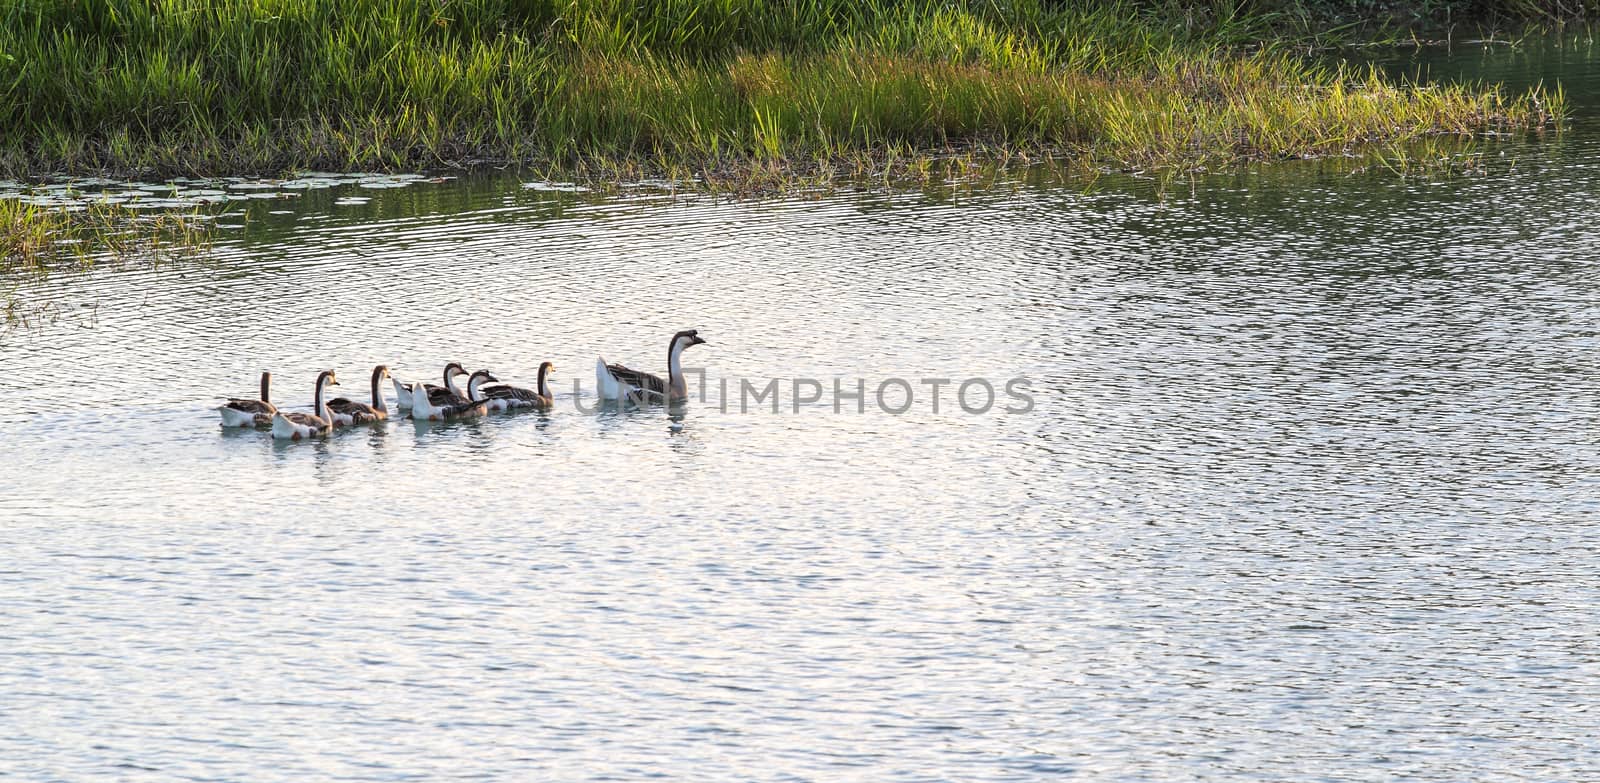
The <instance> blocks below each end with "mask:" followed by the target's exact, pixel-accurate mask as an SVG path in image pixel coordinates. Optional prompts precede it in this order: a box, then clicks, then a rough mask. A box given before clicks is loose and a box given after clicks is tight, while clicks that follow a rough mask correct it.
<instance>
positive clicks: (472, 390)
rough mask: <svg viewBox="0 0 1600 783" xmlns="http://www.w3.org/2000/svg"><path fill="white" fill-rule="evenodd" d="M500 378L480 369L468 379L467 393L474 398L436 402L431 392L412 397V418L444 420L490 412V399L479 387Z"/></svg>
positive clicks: (418, 419)
mask: <svg viewBox="0 0 1600 783" xmlns="http://www.w3.org/2000/svg"><path fill="white" fill-rule="evenodd" d="M495 380H499V379H498V378H495V377H494V375H492V374H490V372H489V371H488V370H479V371H477V372H475V373H473V374H472V377H471V378H469V379H468V380H467V394H469V395H471V396H472V398H473V399H470V400H460V401H455V400H451V401H449V402H444V403H436V402H434V401H433V400H432V399H431V398H432V397H433V395H431V394H418V395H414V396H413V397H412V398H411V418H413V419H416V420H417V421H444V420H445V419H464V418H467V417H469V416H482V415H484V414H486V413H488V412H489V405H488V401H487V400H484V399H482V398H480V397H479V396H478V395H480V394H482V391H481V390H480V389H479V386H481V385H482V384H483V383H484V382H485V381H495Z"/></svg>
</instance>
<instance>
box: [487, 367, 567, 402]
mask: <svg viewBox="0 0 1600 783" xmlns="http://www.w3.org/2000/svg"><path fill="white" fill-rule="evenodd" d="M553 369H555V365H554V364H551V363H550V362H544V363H543V364H540V365H539V383H538V385H537V387H536V388H533V389H528V388H524V387H522V386H512V385H510V384H507V383H497V384H494V385H492V386H485V387H483V396H484V397H485V398H486V399H487V400H488V401H489V410H495V411H504V410H510V409H512V408H549V407H550V406H551V405H554V404H555V395H553V394H551V393H550V384H549V375H550V371H551V370H553Z"/></svg>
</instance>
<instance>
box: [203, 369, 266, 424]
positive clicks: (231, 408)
mask: <svg viewBox="0 0 1600 783" xmlns="http://www.w3.org/2000/svg"><path fill="white" fill-rule="evenodd" d="M271 388H272V373H270V372H267V371H265V370H263V371H262V372H261V399H259V400H239V399H233V398H229V399H228V401H227V402H226V403H223V404H222V405H220V406H218V407H217V412H218V413H220V414H222V426H224V427H268V426H271V425H272V414H274V413H277V412H278V407H277V406H276V405H273V404H272V403H271V402H269V401H268V400H270V399H271V398H270V397H269V396H268V391H269V390H270V389H271Z"/></svg>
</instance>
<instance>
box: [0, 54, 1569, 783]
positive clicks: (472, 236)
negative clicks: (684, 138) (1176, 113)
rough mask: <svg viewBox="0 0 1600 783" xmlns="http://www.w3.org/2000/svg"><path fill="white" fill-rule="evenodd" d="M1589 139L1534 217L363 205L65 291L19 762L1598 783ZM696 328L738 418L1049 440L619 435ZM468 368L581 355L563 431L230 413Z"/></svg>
mask: <svg viewBox="0 0 1600 783" xmlns="http://www.w3.org/2000/svg"><path fill="white" fill-rule="evenodd" d="M1568 87H1569V91H1570V90H1572V89H1573V85H1572V84H1571V83H1569V85H1568ZM1586 122H1587V120H1585V119H1584V118H1581V117H1580V118H1578V119H1577V120H1575V122H1574V130H1573V131H1572V132H1571V133H1569V134H1568V135H1567V136H1565V137H1563V138H1562V139H1561V140H1559V141H1558V142H1555V143H1548V144H1529V145H1524V146H1520V147H1517V148H1516V149H1517V150H1518V153H1517V154H1518V155H1519V156H1520V157H1521V158H1522V161H1523V162H1522V163H1520V164H1519V165H1518V166H1517V167H1516V168H1515V170H1513V171H1510V172H1509V173H1505V174H1503V175H1499V176H1495V177H1488V178H1453V179H1444V180H1433V181H1423V180H1417V179H1412V180H1402V179H1397V178H1394V177H1390V176H1386V175H1381V174H1367V175H1358V176H1351V175H1349V173H1348V171H1337V170H1335V169H1331V168H1323V167H1320V166H1318V165H1316V164H1307V165H1305V166H1295V167H1287V168H1283V167H1280V168H1275V169H1270V170H1266V171H1263V172H1254V173H1246V174H1241V175H1238V176H1225V177H1219V178H1216V179H1214V180H1211V181H1206V182H1203V183H1200V184H1199V185H1198V186H1197V187H1196V188H1195V190H1194V192H1193V194H1192V195H1191V194H1189V193H1168V194H1167V195H1166V197H1164V198H1157V197H1155V195H1154V194H1153V193H1152V192H1151V190H1150V189H1149V186H1148V184H1142V183H1139V182H1137V181H1124V182H1108V183H1102V187H1100V188H1099V189H1097V190H1095V191H1092V192H1090V193H1087V194H1083V193H1078V192H1075V191H1062V190H1055V189H1049V188H1036V187H1030V186H1028V185H1026V184H1024V183H1010V184H1009V185H1007V186H1006V187H1004V188H1001V189H997V190H995V191H993V192H984V193H977V194H971V195H961V194H950V193H945V194H938V193H908V194H844V195H840V196H838V197H832V198H826V199H806V200H795V201H758V202H742V201H732V202H730V201H722V200H683V199H677V200H673V199H663V198H659V197H653V196H652V197H634V198H620V199H600V198H597V197H594V196H593V194H586V193H570V192H564V191H561V190H550V189H539V188H524V187H522V186H521V185H522V182H521V181H520V180H516V179H495V178H489V179H480V178H468V179H463V180H459V181H452V182H449V183H444V184H434V185H427V184H419V185H414V186H412V187H409V188H405V189H399V190H386V191H379V192H374V193H372V194H367V195H370V197H371V200H370V202H368V203H366V204H360V205H352V206H348V207H345V206H339V205H338V204H337V199H340V198H344V197H346V196H348V195H350V193H348V192H346V191H341V190H339V189H337V188H334V189H328V190H325V191H319V193H320V194H321V195H318V196H315V197H314V196H312V195H308V196H306V197H305V198H302V199H298V200H295V201H293V203H292V204H291V205H290V206H289V207H288V212H287V213H286V214H272V213H271V211H270V210H266V208H265V207H262V208H261V209H262V210H263V211H262V212H260V213H257V212H251V213H250V219H249V220H248V221H245V223H244V225H245V227H244V228H243V229H241V230H239V231H238V232H237V233H236V234H233V235H230V236H229V237H225V238H224V239H222V240H220V241H219V247H218V249H217V252H218V255H220V256H221V259H220V260H219V261H218V262H217V263H214V264H207V265H205V266H203V267H197V268H164V269H154V270H139V269H130V270H120V271H105V272H91V273H88V274H85V275H81V276H62V277H60V278H55V279H52V280H51V281H49V283H48V285H49V286H52V287H53V294H54V295H56V296H59V297H61V300H62V301H64V302H67V303H69V305H70V306H76V305H77V304H78V303H82V302H97V303H99V304H100V307H99V309H98V318H97V322H96V323H95V324H93V325H92V326H91V327H89V328H79V327H77V326H73V325H70V324H58V325H57V326H56V327H52V328H49V329H43V330H34V331H25V332H16V333H13V334H11V335H9V336H8V337H7V338H6V342H5V344H4V346H3V347H0V352H3V353H0V355H3V358H4V366H5V372H4V373H3V374H0V440H3V441H4V442H5V444H6V456H5V460H6V462H5V465H6V468H7V469H6V470H4V471H0V519H3V520H4V523H3V524H0V546H3V548H4V551H5V552H6V562H5V564H4V565H0V616H3V617H4V622H3V623H0V654H3V655H4V656H5V660H6V665H5V666H0V700H3V703H5V704H6V705H7V707H8V712H9V713H10V714H12V715H15V716H18V719H17V720H14V721H12V722H11V724H10V729H9V731H8V732H6V733H7V734H8V740H7V741H6V742H5V743H0V770H4V771H6V772H9V773H12V774H14V775H15V776H16V777H18V778H19V779H23V780H44V779H86V778H106V777H114V778H118V779H138V780H145V779H147V780H169V779H173V778H176V777H203V778H223V779H250V780H276V779H281V780H306V779H321V778H325V777H336V776H337V777H345V778H353V779H393V778H399V777H415V778H421V779H460V778H467V777H479V778H490V779H562V780H566V779H601V778H612V779H615V778H630V779H631V778H636V777H642V776H646V775H661V776H668V777H673V778H680V779H717V780H723V779H757V778H759V779H774V778H781V777H793V778H804V779H825V780H851V779H854V780H884V779H891V778H895V779H907V780H926V779H960V780H1009V779H1016V780H1032V779H1037V778H1039V777H1043V776H1045V775H1051V774H1076V775H1079V776H1081V777H1085V778H1088V779H1118V780H1122V779H1132V780H1140V779H1150V780H1156V779H1214V778H1229V779H1233V778H1257V779H1263V780H1319V779H1339V780H1392V779H1396V778H1402V777H1408V776H1411V777H1422V778H1428V779H1451V780H1454V779H1504V778H1517V777H1523V776H1528V775H1532V776H1534V777H1538V778H1540V779H1556V780H1562V779H1566V780H1571V779H1583V778H1585V777H1588V775H1587V774H1586V773H1587V771H1588V770H1592V769H1593V768H1595V766H1596V765H1597V763H1600V757H1597V755H1596V753H1595V752H1594V749H1593V748H1592V747H1591V745H1592V743H1590V740H1589V738H1591V737H1593V736H1596V735H1597V732H1600V722H1597V721H1596V719H1595V717H1594V715H1593V711H1592V710H1591V709H1590V705H1592V704H1593V703H1594V702H1595V701H1596V699H1597V697H1600V689H1597V687H1596V684H1595V683H1596V682H1597V680H1596V678H1595V676H1594V675H1595V670H1594V669H1595V665H1594V658H1595V656H1594V649H1593V644H1592V638H1591V637H1592V636H1593V629H1594V628H1595V623H1596V619H1597V618H1596V616H1595V610H1594V607H1595V606H1597V605H1600V579H1597V578H1596V575H1595V572H1594V568H1593V557H1594V532H1595V530H1594V520H1595V519H1600V439H1597V437H1596V433H1597V432H1600V367H1597V358H1596V357H1597V356H1600V352H1597V351H1596V348H1597V347H1600V345H1597V342H1600V338H1597V328H1596V324H1597V323H1600V299H1597V297H1596V295H1595V291H1596V290H1600V285H1597V284H1600V271H1597V269H1600V267H1597V265H1596V259H1597V256H1596V250H1595V248H1596V247H1597V246H1600V244H1597V240H1600V236H1596V234H1597V229H1596V227H1595V222H1594V220H1593V204H1594V198H1595V195H1596V191H1597V190H1600V177H1597V176H1596V171H1595V168H1594V166H1593V161H1594V160H1596V159H1600V158H1597V157H1596V153H1597V152H1600V148H1597V146H1596V145H1597V144H1600V137H1597V136H1596V135H1595V134H1594V133H1592V132H1591V130H1589V128H1590V126H1589V125H1587V124H1586ZM345 187H346V188H348V187H349V186H345ZM274 209H275V210H278V211H282V209H281V205H280V206H279V207H274ZM688 327H697V328H699V329H700V330H701V334H702V335H704V336H706V337H707V338H708V339H709V340H710V341H711V344H710V345H708V346H705V347H703V348H696V349H695V352H694V353H693V354H691V358H692V359H693V360H694V363H695V364H696V365H697V366H700V367H703V368H704V369H705V370H706V373H707V377H708V378H710V379H721V378H726V379H733V380H734V381H735V382H737V380H738V379H750V380H751V381H753V382H756V383H758V384H764V383H765V382H766V381H767V379H770V378H780V379H785V381H787V379H792V378H796V377H805V378H818V379H823V380H832V379H834V378H842V379H847V380H853V379H856V378H862V379H874V380H876V379H883V378H886V377H901V378H906V379H912V380H913V381H914V382H916V381H919V380H920V379H923V378H957V379H960V378H971V377H982V378H989V379H996V380H998V381H1003V380H1004V379H1007V378H1011V377H1016V376H1023V377H1027V378H1029V379H1030V380H1031V381H1032V382H1033V386H1032V389H1033V394H1034V396H1035V398H1036V400H1037V405H1036V407H1035V409H1034V410H1033V411H1032V412H1031V413H1028V414H1022V415H1006V414H1003V413H999V412H992V413H989V414H985V415H981V416H972V415H965V414H963V413H962V412H961V411H960V410H959V408H955V407H950V406H947V407H945V408H944V409H942V410H941V411H940V412H938V413H934V412H933V411H932V410H931V406H930V405H928V404H927V402H926V401H925V400H920V399H919V404H917V405H913V406H912V407H911V408H910V410H908V411H907V412H906V413H904V414H901V415H892V414H890V413H886V412H883V411H881V410H878V409H876V407H875V406H873V405H870V404H869V405H868V406H867V410H866V412H864V413H854V412H853V409H852V408H850V407H848V406H846V407H845V410H844V412H841V413H835V412H834V411H833V409H832V405H831V400H827V399H825V400H824V401H822V402H819V403H815V404H808V405H806V406H802V407H801V409H800V410H799V411H794V410H792V409H791V408H789V407H788V406H787V405H785V406H782V407H781V408H780V412H779V413H776V414H774V413H771V412H770V410H766V409H762V408H760V407H759V406H757V409H758V410H760V412H756V411H752V412H748V413H742V414H741V413H739V412H738V411H737V409H732V410H729V411H727V412H724V411H723V410H722V409H721V408H719V406H718V405H717V404H716V401H715V399H714V398H713V399H711V400H708V401H706V402H701V401H700V400H699V399H698V398H696V399H692V400H691V401H690V402H689V403H687V404H686V405H684V406H682V407H681V409H677V410H663V409H660V408H645V409H636V410H629V409H618V408H615V407H613V408H602V409H598V410H595V411H593V412H589V413H584V412H580V411H579V410H577V403H578V402H580V401H584V400H582V399H581V398H578V397H575V396H574V394H573V393H572V391H571V389H572V388H573V387H572V382H573V381H574V380H578V381H579V382H581V383H582V384H583V386H584V388H590V387H591V385H592V372H593V370H592V368H593V362H594V358H595V356H596V355H597V354H604V355H605V356H606V357H607V358H608V359H610V360H613V361H623V362H625V363H628V364H630V365H632V366H637V367H640V368H642V369H649V370H652V371H657V372H661V371H664V369H665V368H664V366H660V365H662V364H663V363H664V362H665V347H666V346H665V343H666V340H667V338H668V337H669V336H670V335H671V334H672V333H673V332H674V331H676V330H677V329H681V328H688ZM451 360H457V361H462V362H463V363H465V364H466V365H467V366H468V367H471V368H477V367H487V368H489V369H491V370H493V371H494V372H495V373H496V374H497V375H498V376H499V377H501V378H502V379H504V380H509V381H512V382H516V383H531V381H532V379H533V377H534V374H535V372H536V370H537V368H538V366H539V363H540V362H542V361H545V360H551V361H554V362H555V363H556V366H557V367H558V368H560V370H559V371H558V373H557V375H556V376H555V377H553V378H552V386H553V387H554V388H556V389H557V390H558V395H557V397H558V399H557V408H556V410H555V411H553V412H550V413H537V412H532V413H523V414H518V415H492V416H489V417H485V418H481V419H474V420H467V421H456V422H446V423H440V424H426V423H422V424H418V423H413V422H411V421H407V420H392V421H389V422H386V423H383V424H377V425H372V426H370V427H358V428H351V429H349V430H345V431H341V432H339V433H337V434H336V435H334V436H333V437H331V438H329V439H327V440H325V441H324V440H314V441H312V442H309V443H293V444H278V443H273V442H272V441H271V439H270V438H269V437H267V436H266V435H265V434H264V433H261V432H256V431H243V432H230V431H222V430H220V429H219V428H218V427H217V426H216V417H215V414H214V412H212V411H211V410H210V408H211V406H214V405H215V404H217V402H219V401H220V400H221V399H222V398H224V397H227V396H233V395H240V394H249V393H250V392H252V391H253V390H254V388H255V378H256V374H257V373H258V372H259V371H260V370H261V369H263V368H270V369H271V370H272V371H273V372H274V374H275V378H276V380H277V383H276V386H275V389H274V393H275V397H276V398H277V399H278V400H279V402H280V404H284V405H287V406H289V407H291V408H294V409H301V410H304V409H306V408H309V406H310V402H311V393H312V389H311V384H312V380H313V379H314V378H315V375H316V372H317V371H318V370H320V369H323V368H326V367H330V366H331V367H336V368H338V369H340V370H342V371H344V372H346V373H349V374H352V376H351V377H356V376H358V375H359V374H360V373H361V372H362V371H364V368H370V367H372V366H373V365H375V364H379V363H385V364H389V365H390V366H391V367H393V368H394V369H395V372H396V374H397V375H399V376H400V377H404V378H429V379H432V378H434V377H435V376H436V375H437V374H438V372H439V368H441V367H442V366H443V364H444V363H445V362H446V361H451ZM919 388H921V387H919ZM586 402H592V400H587V401H586ZM1533 770H1537V772H1533Z"/></svg>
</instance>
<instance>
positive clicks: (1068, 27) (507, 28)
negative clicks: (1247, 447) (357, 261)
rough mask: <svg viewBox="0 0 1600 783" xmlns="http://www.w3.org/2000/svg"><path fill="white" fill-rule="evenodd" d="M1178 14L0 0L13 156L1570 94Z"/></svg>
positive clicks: (83, 167)
mask: <svg viewBox="0 0 1600 783" xmlns="http://www.w3.org/2000/svg"><path fill="white" fill-rule="evenodd" d="M1172 18H1173V17H1172V15H1171V14H1170V13H1157V12H1152V11H1150V10H1149V7H1147V6H1135V5H1131V4H1120V3H1117V2H1112V3H1104V4H1099V3H1081V4H1080V3H1073V2H1059V1H1058V0H1006V1H1005V2H1002V1H1001V0H968V1H967V2H936V1H934V0H898V1H896V0H583V1H582V2H580V1H579V0H520V1H519V0H379V1H378V2H372V3H343V2H338V0H214V1H213V2H200V0H71V1H70V2H69V1H66V0H63V1H62V2H53V3H40V2H33V1H31V0H0V106H4V107H5V108H6V111H4V112H0V170H4V171H7V172H9V173H13V174H16V173H37V172H40V171H59V170H72V171H87V170H116V171H133V170H141V169H143V170H153V171H154V172H157V173H167V174H174V173H195V174H198V173H247V172H274V171H281V170H287V169H293V168H307V167H309V168H343V169H351V168H363V169H364V168H385V169H415V168H424V167H431V166H440V165H453V164H461V163H466V162H471V161H474V160H488V161H497V162H507V161H509V162H523V163H532V164H537V165H543V166H553V167H557V168H562V167H565V168H573V167H581V166H584V165H586V164H588V163H591V162H594V161H611V162H613V163H615V162H624V163H628V164H631V165H643V164H648V165H654V166H657V167H687V168H690V169H701V170H709V169H718V168H722V167H727V166H750V165H760V164H771V165H780V166H781V165H792V164H794V163H795V162H797V161H818V160H829V159H835V158H840V157H848V156H851V155H861V154H871V153H872V152H873V151H875V150H886V149H903V150H913V151H916V150H920V151H932V150H951V149H971V148H974V147H984V148H1002V149H1006V150H1013V151H1015V150H1038V149H1049V150H1050V151H1052V152H1055V151H1060V152H1062V153H1065V154H1072V155H1079V156H1091V157H1093V158H1095V159H1098V160H1105V161H1110V162H1115V163H1120V164H1124V165H1138V166H1146V165H1162V166H1190V165H1206V164H1208V163H1210V162H1215V161H1221V160H1231V159H1238V158H1241V157H1243V158H1272V157H1282V156H1300V155H1311V154H1327V153H1331V152H1338V151H1342V150H1345V149H1348V148H1350V147H1351V146H1353V145H1358V144H1362V143H1366V142H1371V141H1386V142H1388V141H1395V140H1399V139H1405V138H1409V137H1413V136H1416V135H1422V134H1429V133H1470V132H1475V131H1478V130H1483V129H1497V130H1505V129H1528V128H1539V127H1544V126H1545V125H1548V124H1550V123H1551V122H1553V121H1554V118H1556V117H1558V116H1559V114H1560V112H1561V110H1562V106H1561V104H1560V101H1559V96H1556V95H1552V94H1546V93H1543V92H1540V91H1535V92H1533V93H1530V94H1525V95H1505V94H1502V93H1500V92H1499V91H1496V90H1494V89H1473V88H1466V87H1421V86H1417V85H1405V84H1395V83H1392V82H1389V81H1386V80H1385V79H1383V78H1381V77H1379V76H1378V75H1377V74H1375V73H1373V72H1370V71H1351V70H1345V69H1333V70H1329V69H1323V68H1317V67H1313V66H1311V65H1308V64H1306V63H1305V62H1303V61H1301V60H1298V59H1295V58H1292V57H1288V56H1285V55H1282V54H1279V53H1275V52H1273V51H1271V50H1258V51H1255V52H1253V53H1248V54H1245V53H1238V52H1237V51H1235V50H1233V49H1231V48H1228V47H1225V46H1223V45H1222V43H1223V42H1224V41H1225V39H1226V36H1225V35H1221V34H1219V33H1218V32H1217V31H1218V30H1219V29H1222V28H1221V27H1219V25H1217V24H1215V23H1212V24H1210V25H1208V26H1207V27H1205V29H1204V30H1203V31H1201V32H1196V31H1195V30H1193V29H1190V28H1188V27H1185V26H1183V25H1176V24H1172V23H1171V22H1172Z"/></svg>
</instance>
